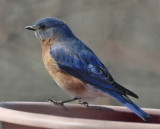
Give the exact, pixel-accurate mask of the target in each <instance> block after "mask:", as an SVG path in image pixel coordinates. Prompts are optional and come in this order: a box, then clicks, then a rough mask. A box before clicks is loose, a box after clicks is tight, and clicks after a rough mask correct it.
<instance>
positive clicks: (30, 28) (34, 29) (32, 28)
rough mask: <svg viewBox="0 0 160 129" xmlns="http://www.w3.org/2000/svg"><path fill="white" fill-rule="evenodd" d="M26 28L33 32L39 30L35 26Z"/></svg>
mask: <svg viewBox="0 0 160 129" xmlns="http://www.w3.org/2000/svg"><path fill="white" fill-rule="evenodd" d="M25 28H26V29H28V30H32V31H36V30H37V28H36V27H35V26H26V27H25Z"/></svg>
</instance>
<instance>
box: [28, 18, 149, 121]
mask: <svg viewBox="0 0 160 129" xmlns="http://www.w3.org/2000/svg"><path fill="white" fill-rule="evenodd" d="M26 29H28V30H32V31H34V33H35V35H36V37H37V38H38V39H39V40H40V42H41V46H42V58H43V61H44V64H45V67H46V69H47V70H48V72H49V74H50V75H51V77H52V78H53V79H54V80H55V81H56V83H57V84H58V85H59V86H60V87H61V88H62V89H64V90H65V91H67V92H68V93H70V94H71V95H72V96H74V97H75V98H73V99H71V100H66V101H62V102H61V103H66V102H70V101H73V100H79V99H80V100H81V102H82V103H84V104H87V102H88V101H91V100H94V99H96V98H97V97H107V96H111V97H113V98H116V99H117V100H118V101H119V102H121V103H122V104H123V105H125V106H126V107H128V108H129V109H130V110H132V111H133V112H134V113H135V114H137V115H138V116H139V117H140V118H141V119H143V120H144V121H146V120H148V119H150V118H151V116H150V115H149V114H147V113H146V112H144V111H143V110H142V109H141V108H139V107H138V106H137V105H136V104H135V103H133V102H132V101H131V100H130V99H129V97H128V96H131V97H134V98H139V97H138V96H137V95H136V94H135V93H133V92H132V91H130V90H128V89H126V88H125V87H123V86H122V85H120V84H119V83H117V82H116V81H115V79H114V78H113V77H112V75H111V73H110V72H109V71H108V69H107V68H106V67H105V66H104V64H103V63H102V62H101V61H100V60H99V59H98V57H97V56H96V55H95V53H94V52H93V51H92V50H91V49H90V48H89V47H88V46H86V45H85V44H84V43H83V42H82V41H80V40H79V39H78V38H77V37H76V36H75V35H74V34H73V32H72V31H71V29H70V28H69V27H68V25H67V24H66V23H65V22H63V21H62V20H60V19H57V18H51V17H49V18H44V19H40V20H39V21H37V22H36V23H35V25H33V26H27V27H26ZM53 102H55V101H53Z"/></svg>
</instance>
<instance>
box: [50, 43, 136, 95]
mask: <svg viewBox="0 0 160 129" xmlns="http://www.w3.org/2000/svg"><path fill="white" fill-rule="evenodd" d="M50 54H51V55H52V57H53V58H54V60H55V61H56V62H57V64H58V65H59V67H60V68H61V69H62V70H63V71H65V72H66V73H68V74H71V75H73V76H75V77H77V78H79V79H81V80H82V81H85V82H87V83H90V84H92V85H93V86H94V87H96V88H98V89H100V90H102V91H105V90H106V89H108V90H114V91H116V92H118V93H120V94H123V95H126V94H128V95H131V96H133V97H135V98H138V96H137V95H136V94H134V93H133V92H131V91H129V90H127V89H126V88H124V87H123V86H121V85H119V84H118V83H116V82H115V81H114V79H113V77H112V76H111V74H110V73H109V71H108V70H107V68H105V66H104V65H103V64H102V63H101V62H100V61H99V59H98V58H97V56H96V55H95V54H94V53H93V52H92V51H91V50H90V49H89V48H88V47H87V46H86V45H85V44H83V43H82V42H80V41H77V42H67V43H59V44H56V45H53V46H52V47H51V49H50Z"/></svg>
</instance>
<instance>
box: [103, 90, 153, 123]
mask: <svg viewBox="0 0 160 129" xmlns="http://www.w3.org/2000/svg"><path fill="white" fill-rule="evenodd" d="M101 90H102V91H104V92H106V93H108V94H110V95H111V96H113V97H114V98H116V99H117V100H118V101H120V102H121V103H122V104H123V105H125V106H126V107H128V108H129V109H130V110H132V111H133V112H134V113H135V114H137V115H138V116H139V117H140V118H142V119H143V120H144V121H147V120H148V119H151V116H150V115H149V114H147V113H146V112H144V111H143V110H142V109H141V108H140V107H138V106H137V105H136V104H135V103H133V102H132V101H131V100H130V99H129V98H128V97H127V96H125V95H121V94H119V93H117V92H115V91H109V90H105V89H101Z"/></svg>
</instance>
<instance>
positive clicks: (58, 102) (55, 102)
mask: <svg viewBox="0 0 160 129" xmlns="http://www.w3.org/2000/svg"><path fill="white" fill-rule="evenodd" d="M48 102H51V103H54V104H55V105H61V106H63V105H64V102H63V101H56V100H53V99H48Z"/></svg>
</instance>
